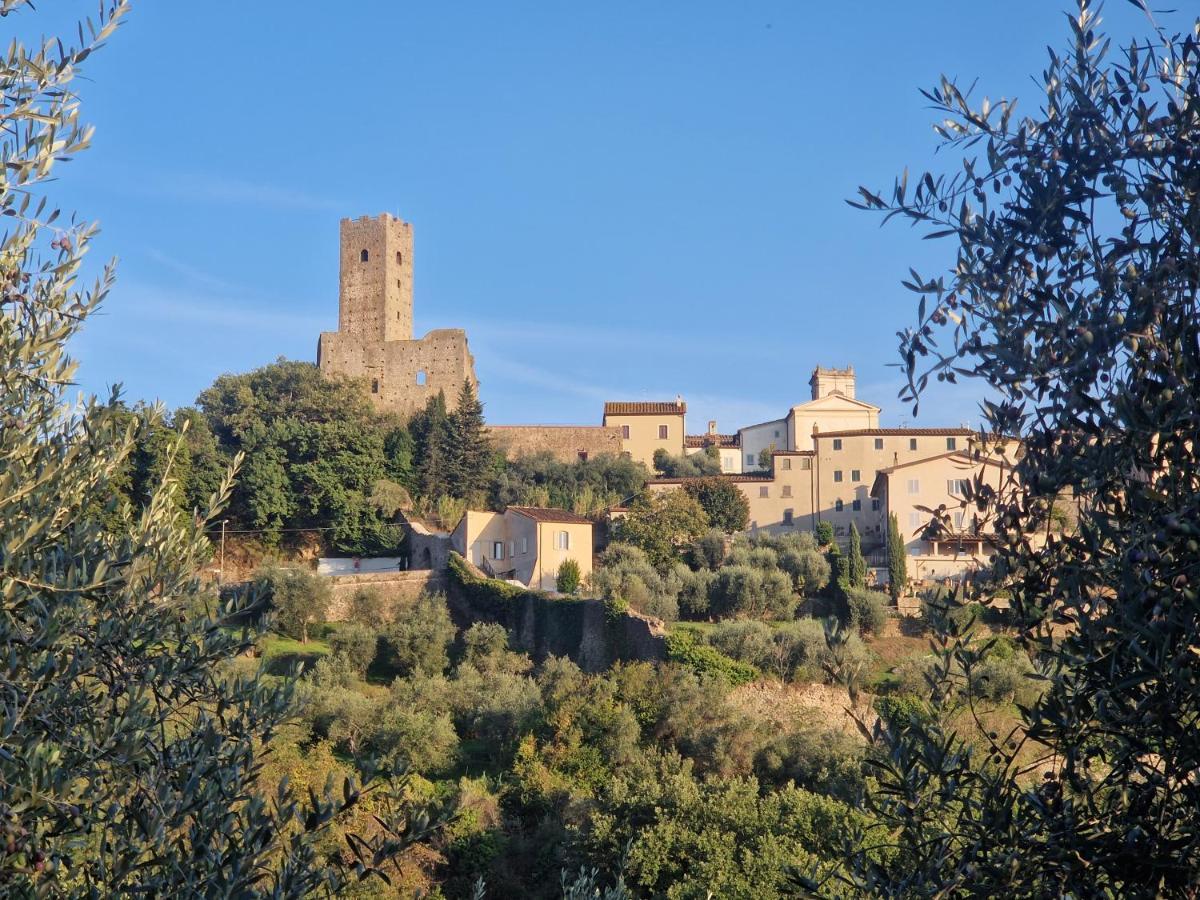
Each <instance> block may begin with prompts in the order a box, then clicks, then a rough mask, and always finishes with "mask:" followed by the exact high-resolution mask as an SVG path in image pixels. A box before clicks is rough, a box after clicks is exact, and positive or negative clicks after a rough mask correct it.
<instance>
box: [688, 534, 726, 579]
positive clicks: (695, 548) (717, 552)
mask: <svg viewBox="0 0 1200 900" xmlns="http://www.w3.org/2000/svg"><path fill="white" fill-rule="evenodd" d="M689 556H690V558H691V561H692V565H693V566H695V567H696V568H697V569H716V568H718V567H719V566H720V565H721V563H723V562H724V561H725V534H724V533H723V532H721V531H720V530H718V529H713V530H711V531H708V532H706V533H704V534H702V535H700V537H698V538H696V540H694V541H693V542H692V546H691V549H690V552H689Z"/></svg>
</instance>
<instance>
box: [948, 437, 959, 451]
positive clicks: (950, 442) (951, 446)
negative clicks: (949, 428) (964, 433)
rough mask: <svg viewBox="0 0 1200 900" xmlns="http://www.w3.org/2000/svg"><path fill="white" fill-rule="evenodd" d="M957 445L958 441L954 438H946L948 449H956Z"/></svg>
mask: <svg viewBox="0 0 1200 900" xmlns="http://www.w3.org/2000/svg"><path fill="white" fill-rule="evenodd" d="M957 447H958V441H956V440H955V439H954V438H946V449H947V450H955V449H957Z"/></svg>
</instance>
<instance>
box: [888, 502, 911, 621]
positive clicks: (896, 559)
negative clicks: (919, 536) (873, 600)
mask: <svg viewBox="0 0 1200 900" xmlns="http://www.w3.org/2000/svg"><path fill="white" fill-rule="evenodd" d="M887 556H888V593H889V594H891V595H892V599H893V600H898V599H900V595H901V594H903V593H904V591H905V590H906V589H907V587H908V560H907V559H906V557H905V556H904V535H902V534H901V533H900V522H899V521H898V520H897V519H896V514H895V513H888V529H887Z"/></svg>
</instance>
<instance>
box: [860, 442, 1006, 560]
mask: <svg viewBox="0 0 1200 900" xmlns="http://www.w3.org/2000/svg"><path fill="white" fill-rule="evenodd" d="M1008 468H1009V461H1008V460H1006V459H1004V458H1003V457H996V456H991V457H982V458H976V457H975V455H974V454H971V453H964V452H961V451H957V452H955V451H951V452H947V453H941V454H938V455H936V456H930V457H926V458H924V459H916V460H911V461H909V462H903V463H898V464H896V465H894V466H889V467H887V468H885V469H881V470H880V471H879V473H878V475H877V476H876V478H875V481H874V484H873V485H872V487H871V497H872V498H873V499H874V500H876V501H877V502H878V503H879V506H880V511H881V514H882V516H883V522H884V533H885V534H886V529H887V521H888V519H887V516H888V514H889V513H891V514H894V515H895V517H896V523H897V525H898V526H899V528H900V531H901V534H902V536H903V538H904V550H905V553H906V554H907V555H908V558H909V559H908V575H909V577H910V578H914V579H918V580H932V579H940V578H955V577H959V576H961V575H963V574H964V573H966V572H970V571H974V570H976V569H980V568H982V567H984V566H986V565H987V564H988V558H989V557H990V556H991V555H992V554H993V553H995V552H996V547H995V541H994V537H995V535H994V530H993V529H992V528H991V526H990V524H989V523H987V522H984V521H981V519H980V517H979V515H978V514H977V512H976V511H975V508H974V505H973V504H971V503H968V502H965V501H966V498H967V497H968V495H970V494H971V493H972V492H973V491H974V490H976V488H977V487H978V486H979V485H980V484H983V485H987V486H989V487H991V488H992V489H993V490H997V491H998V490H999V489H1000V488H1001V487H1002V486H1003V484H1004V480H1005V478H1006V475H1007V471H1008ZM943 506H944V507H945V509H946V515H947V517H948V522H947V524H946V527H945V528H931V527H930V525H931V523H932V521H933V516H932V515H931V514H930V513H929V512H926V510H936V509H938V508H939V507H943Z"/></svg>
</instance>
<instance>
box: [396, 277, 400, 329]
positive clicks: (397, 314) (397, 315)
mask: <svg viewBox="0 0 1200 900" xmlns="http://www.w3.org/2000/svg"><path fill="white" fill-rule="evenodd" d="M396 288H397V289H399V288H400V279H399V278H397V279H396ZM396 318H397V319H398V318H400V313H396Z"/></svg>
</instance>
